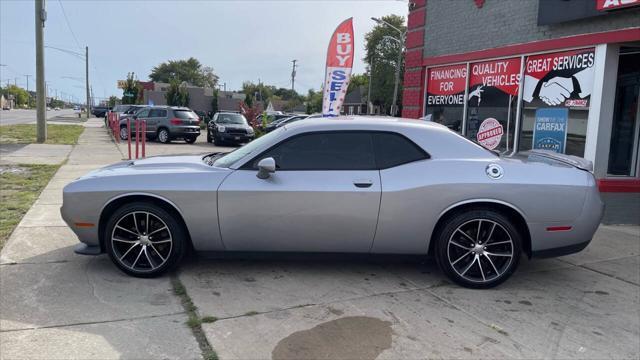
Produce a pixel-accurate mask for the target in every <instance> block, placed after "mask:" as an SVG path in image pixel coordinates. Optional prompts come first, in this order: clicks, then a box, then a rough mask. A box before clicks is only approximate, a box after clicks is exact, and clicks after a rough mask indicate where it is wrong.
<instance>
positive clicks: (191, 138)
mask: <svg viewBox="0 0 640 360" xmlns="http://www.w3.org/2000/svg"><path fill="white" fill-rule="evenodd" d="M196 139H197V137H196V136H186V137H185V138H184V141H185V142H186V143H187V144H193V143H194V142H196Z"/></svg>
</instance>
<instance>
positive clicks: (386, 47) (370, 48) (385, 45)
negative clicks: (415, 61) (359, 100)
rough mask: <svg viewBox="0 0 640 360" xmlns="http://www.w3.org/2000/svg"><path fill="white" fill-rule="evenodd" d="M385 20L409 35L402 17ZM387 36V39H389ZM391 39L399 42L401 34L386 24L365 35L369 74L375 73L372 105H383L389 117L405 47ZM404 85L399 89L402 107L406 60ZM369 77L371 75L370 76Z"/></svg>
mask: <svg viewBox="0 0 640 360" xmlns="http://www.w3.org/2000/svg"><path fill="white" fill-rule="evenodd" d="M382 19H383V20H384V21H386V22H388V23H389V24H391V25H393V26H395V27H396V28H398V29H400V30H402V31H406V27H405V25H404V17H402V16H398V15H387V16H383V17H382ZM385 36H386V37H387V38H385ZM388 37H393V38H399V37H400V34H399V33H398V32H397V31H396V30H394V29H392V28H391V27H390V26H388V25H386V24H378V25H375V26H374V27H373V29H372V30H371V31H369V32H368V33H367V34H365V36H364V39H365V50H366V56H365V58H364V59H363V60H364V62H365V63H366V64H367V70H368V71H370V72H372V75H373V76H372V83H371V102H373V103H374V104H375V105H380V106H381V107H382V109H383V111H384V112H385V113H389V112H390V109H391V105H392V103H393V88H394V84H395V72H396V64H397V61H398V52H399V51H402V48H401V45H400V44H399V43H398V42H397V41H394V40H392V39H389V38H388ZM401 61H402V63H401V64H400V82H399V85H398V104H401V103H402V99H401V95H402V78H403V73H404V58H403V57H401ZM367 75H368V74H367Z"/></svg>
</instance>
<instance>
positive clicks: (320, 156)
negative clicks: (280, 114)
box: [250, 132, 376, 170]
mask: <svg viewBox="0 0 640 360" xmlns="http://www.w3.org/2000/svg"><path fill="white" fill-rule="evenodd" d="M267 157H273V158H274V159H275V161H276V167H277V169H278V170H372V169H375V168H376V167H375V165H376V164H375V158H374V154H373V144H372V142H371V134H369V133H366V132H362V133H360V132H334V133H331V132H327V133H310V134H305V135H300V136H295V137H293V138H291V139H289V140H285V141H284V142H282V143H280V144H279V145H277V146H276V147H275V148H273V149H271V150H268V151H267V152H265V153H263V154H262V155H260V156H258V157H257V158H256V159H254V160H253V161H252V162H251V163H250V164H251V168H254V169H256V168H257V164H258V162H259V161H260V160H261V159H264V158H267Z"/></svg>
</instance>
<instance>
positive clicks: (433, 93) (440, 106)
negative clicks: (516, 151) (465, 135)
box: [425, 64, 467, 132]
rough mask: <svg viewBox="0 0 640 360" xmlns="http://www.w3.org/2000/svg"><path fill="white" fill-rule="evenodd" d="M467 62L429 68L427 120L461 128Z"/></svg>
mask: <svg viewBox="0 0 640 360" xmlns="http://www.w3.org/2000/svg"><path fill="white" fill-rule="evenodd" d="M466 79H467V64H461V65H453V66H442V67H436V68H430V69H429V71H428V74H427V96H426V106H425V111H426V112H425V116H426V119H427V120H431V121H435V122H437V123H440V124H443V125H445V126H447V127H448V128H449V129H452V130H454V131H457V132H461V130H462V119H463V117H464V101H465V99H464V88H465V86H466Z"/></svg>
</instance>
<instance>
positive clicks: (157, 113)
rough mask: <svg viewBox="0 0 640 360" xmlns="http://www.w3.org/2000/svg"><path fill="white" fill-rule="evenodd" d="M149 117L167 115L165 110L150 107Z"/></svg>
mask: <svg viewBox="0 0 640 360" xmlns="http://www.w3.org/2000/svg"><path fill="white" fill-rule="evenodd" d="M149 117H152V118H156V117H167V110H162V109H151V110H150V111H149Z"/></svg>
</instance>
